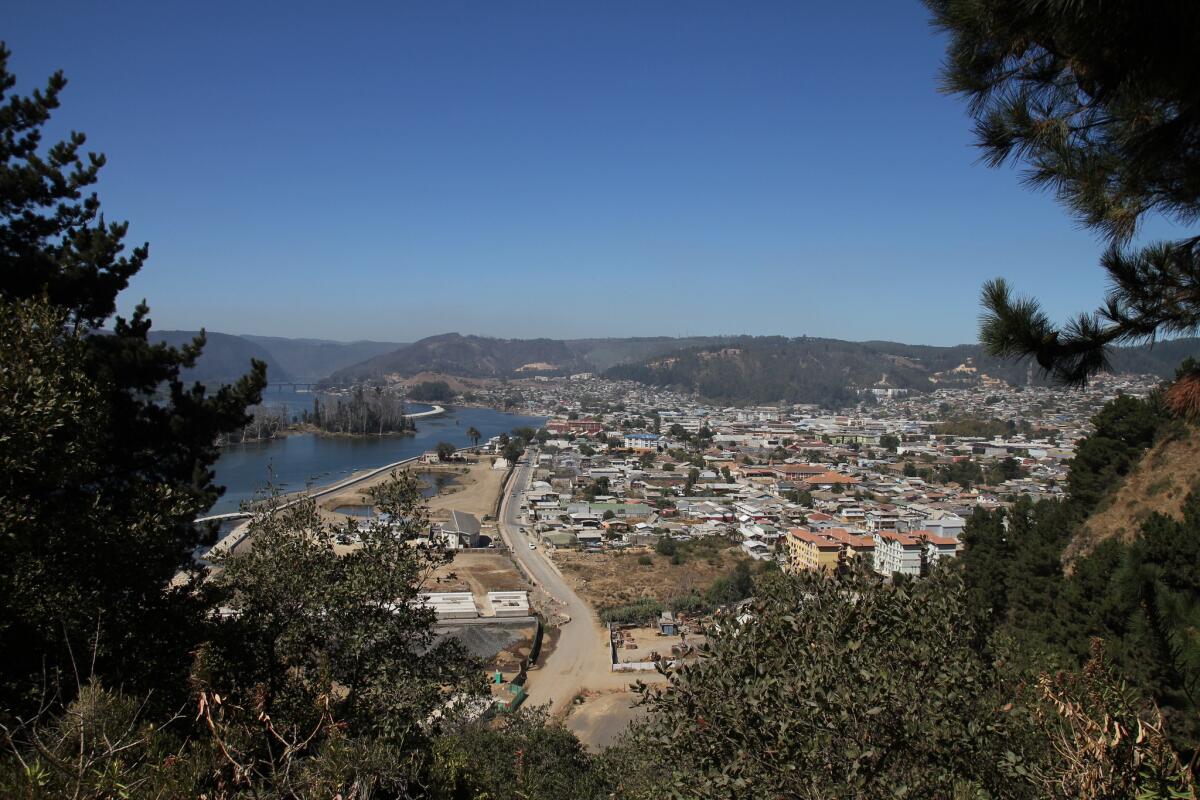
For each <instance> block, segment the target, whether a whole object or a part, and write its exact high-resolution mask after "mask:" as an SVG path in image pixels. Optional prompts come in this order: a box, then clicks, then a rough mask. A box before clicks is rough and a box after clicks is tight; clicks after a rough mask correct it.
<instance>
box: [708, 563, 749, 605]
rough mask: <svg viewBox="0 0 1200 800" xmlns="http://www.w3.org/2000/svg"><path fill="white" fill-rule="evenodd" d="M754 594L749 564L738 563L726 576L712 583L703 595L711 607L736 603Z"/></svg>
mask: <svg viewBox="0 0 1200 800" xmlns="http://www.w3.org/2000/svg"><path fill="white" fill-rule="evenodd" d="M752 594H754V577H753V575H752V574H751V572H750V562H748V561H744V560H743V561H739V562H737V564H735V565H734V567H733V570H732V571H731V572H730V573H729V574H728V575H723V576H722V577H720V578H717V579H716V580H715V581H713V582H712V583H711V584H710V585H709V587H708V590H707V591H705V593H704V599H705V601H706V602H707V603H708V605H709V606H711V607H717V606H723V605H728V604H730V603H736V602H738V601H739V600H745V599H746V598H747V597H750V596H751V595H752Z"/></svg>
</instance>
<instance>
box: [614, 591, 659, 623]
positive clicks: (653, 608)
mask: <svg viewBox="0 0 1200 800" xmlns="http://www.w3.org/2000/svg"><path fill="white" fill-rule="evenodd" d="M662 612H663V604H662V603H660V602H658V601H657V600H655V599H654V598H653V597H643V598H642V599H641V600H638V601H636V602H633V603H629V604H628V605H623V606H610V607H609V608H602V609H600V621H601V622H609V623H612V624H613V625H628V624H638V623H646V622H651V621H653V620H655V619H657V618H658V615H659V614H661V613H662Z"/></svg>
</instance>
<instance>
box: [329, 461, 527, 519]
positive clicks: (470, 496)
mask: <svg viewBox="0 0 1200 800" xmlns="http://www.w3.org/2000/svg"><path fill="white" fill-rule="evenodd" d="M411 469H412V471H413V472H418V473H432V474H434V475H438V474H443V473H444V474H445V475H446V476H447V477H448V478H451V479H452V480H453V483H451V484H449V485H447V486H445V487H443V488H442V489H441V490H440V491H438V493H437V494H436V495H435V496H433V497H431V498H429V500H427V501H426V504H427V505H428V507H429V512H430V515H431V516H432V517H433V518H434V519H435V520H436V519H446V518H447V517H449V515H450V511H452V510H453V511H465V512H467V513H468V514H474V515H475V516H476V517H478V518H479V519H483V517H484V516H485V515H488V514H491V513H492V512H493V511H494V510H495V508H496V498H497V497H498V496H499V493H500V485H501V483H502V482H503V480H504V475H505V472H504V470H494V469H492V460H491V457H490V456H482V457H480V456H468V457H467V461H466V462H462V463H450V464H414V465H412V467H411ZM387 479H388V476H387V475H386V474H384V475H379V476H377V477H375V478H373V479H371V480H369V481H364V482H363V483H360V484H358V485H356V486H354V487H353V488H352V489H348V490H347V491H345V492H339V493H338V494H335V495H331V496H329V497H325V498H323V499H322V500H321V504H320V508H321V512H322V515H323V516H325V517H326V518H327V519H329V520H330V521H331V522H341V521H344V520H345V517H343V516H342V515H341V514H335V513H333V509H335V508H337V507H338V506H354V505H364V504H367V503H368V502H369V500H368V498H367V491H368V490H369V489H370V487H372V486H374V485H376V484H379V483H382V482H383V481H385V480H387Z"/></svg>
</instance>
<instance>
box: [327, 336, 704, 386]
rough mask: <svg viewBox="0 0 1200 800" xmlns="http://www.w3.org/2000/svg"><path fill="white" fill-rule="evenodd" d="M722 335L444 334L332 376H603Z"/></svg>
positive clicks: (338, 380) (337, 379) (345, 379)
mask: <svg viewBox="0 0 1200 800" xmlns="http://www.w3.org/2000/svg"><path fill="white" fill-rule="evenodd" d="M720 341H723V339H722V338H721V337H715V336H705V337H691V338H686V339H674V338H671V337H669V336H650V337H634V338H629V339H616V338H613V339H565V340H564V339H494V338H490V337H485V336H464V335H462V334H460V333H444V334H440V335H438V336H430V337H428V338H425V339H421V340H420V341H417V342H414V343H413V344H411V345H408V346H406V347H403V348H400V349H398V350H395V351H394V352H391V353H386V354H384V355H380V356H377V357H375V358H372V359H369V360H367V361H364V362H363V363H361V364H355V365H354V366H352V367H348V368H346V369H343V370H340V371H338V372H335V373H333V374H332V375H330V378H329V381H330V382H331V383H335V384H344V383H354V382H355V381H362V380H371V379H377V378H382V377H385V376H393V375H394V376H399V377H404V378H407V377H411V376H413V375H416V374H418V373H422V372H431V373H443V374H447V375H456V376H458V377H462V378H511V377H520V376H522V375H524V376H529V375H566V374H571V373H577V372H602V371H604V370H606V369H608V368H609V367H612V366H614V365H616V364H622V363H627V362H631V361H638V360H641V359H645V358H653V357H655V356H658V355H662V354H664V353H670V352H674V351H676V350H678V349H680V348H681V347H693V346H703V345H710V344H714V343H717V342H720Z"/></svg>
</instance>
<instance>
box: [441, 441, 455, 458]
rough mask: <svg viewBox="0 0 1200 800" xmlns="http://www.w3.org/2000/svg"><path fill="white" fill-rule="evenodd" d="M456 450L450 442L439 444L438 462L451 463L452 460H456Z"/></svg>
mask: <svg viewBox="0 0 1200 800" xmlns="http://www.w3.org/2000/svg"><path fill="white" fill-rule="evenodd" d="M455 449H456V448H455V447H454V445H452V444H450V442H438V443H437V457H438V461H449V460H450V459H452V458H454V451H455Z"/></svg>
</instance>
